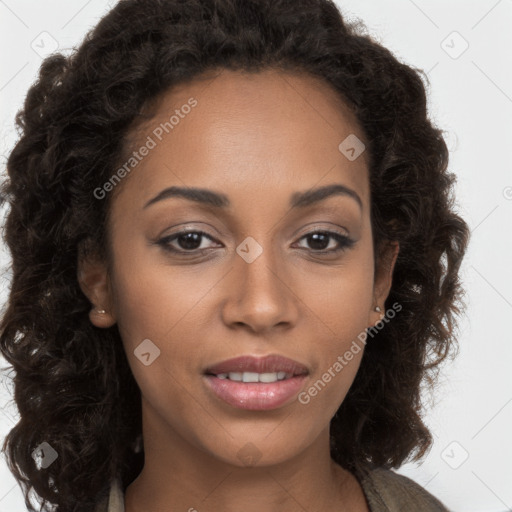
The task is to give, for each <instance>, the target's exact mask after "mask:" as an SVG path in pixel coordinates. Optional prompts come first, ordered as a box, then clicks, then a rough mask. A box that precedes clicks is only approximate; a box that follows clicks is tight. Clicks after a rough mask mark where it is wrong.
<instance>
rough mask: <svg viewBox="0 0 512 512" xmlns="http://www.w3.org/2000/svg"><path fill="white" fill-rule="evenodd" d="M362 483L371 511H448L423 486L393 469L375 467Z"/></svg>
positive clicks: (363, 477) (362, 479) (361, 479)
mask: <svg viewBox="0 0 512 512" xmlns="http://www.w3.org/2000/svg"><path fill="white" fill-rule="evenodd" d="M360 483H361V486H362V488H363V491H364V493H365V495H366V499H367V500H368V503H369V505H370V507H371V512H395V511H402V510H414V511H415V512H448V509H447V508H446V507H445V506H444V505H443V504H442V503H441V502H440V501H439V500H438V499H437V498H436V497H434V496H433V495H432V494H430V493H429V492H427V491H426V490H425V489H424V488H423V487H421V485H419V484H417V483H416V482H415V481H414V480H411V479H410V478H408V477H406V476H404V475H399V474H398V473H395V472H394V471H392V470H389V469H384V468H375V469H372V470H370V472H369V473H368V474H366V475H364V476H362V477H360Z"/></svg>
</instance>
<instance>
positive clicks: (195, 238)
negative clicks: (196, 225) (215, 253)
mask: <svg viewBox="0 0 512 512" xmlns="http://www.w3.org/2000/svg"><path fill="white" fill-rule="evenodd" d="M201 236H202V235H201V234H200V233H187V234H185V235H181V236H180V237H179V240H180V242H181V241H183V240H184V241H185V243H184V244H182V243H180V244H179V245H180V246H181V248H182V249H197V248H198V247H199V246H200V245H201ZM198 242H199V243H198Z"/></svg>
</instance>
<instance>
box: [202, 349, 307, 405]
mask: <svg viewBox="0 0 512 512" xmlns="http://www.w3.org/2000/svg"><path fill="white" fill-rule="evenodd" d="M230 372H241V373H243V372H256V373H274V372H285V373H288V374H291V376H290V377H289V378H286V379H284V380H280V381H277V382H270V383H262V382H239V381H233V380H229V379H220V378H218V377H217V376H216V375H218V374H219V373H230ZM308 374H309V371H308V369H307V367H306V366H304V365H303V364H301V363H299V362H297V361H294V360H293V359H289V358H287V357H283V356H279V355H270V356H266V357H261V358H256V357H252V356H241V357H236V358H234V359H228V360H226V361H223V362H221V363H218V364H215V365H214V366H211V367H209V368H207V369H206V371H205V375H204V378H205V381H206V384H207V387H208V389H209V390H210V391H211V392H213V394H214V395H215V396H216V397H217V398H220V399H221V400H223V401H224V402H226V403H227V404H229V405H231V406H232V407H235V408H237V409H246V410H252V411H264V410H272V409H277V408H279V407H283V406H285V405H287V404H289V403H290V402H291V401H293V400H294V399H295V397H296V396H297V393H298V392H299V391H300V389H301V388H302V387H303V385H304V381H305V380H306V378H307V376H308Z"/></svg>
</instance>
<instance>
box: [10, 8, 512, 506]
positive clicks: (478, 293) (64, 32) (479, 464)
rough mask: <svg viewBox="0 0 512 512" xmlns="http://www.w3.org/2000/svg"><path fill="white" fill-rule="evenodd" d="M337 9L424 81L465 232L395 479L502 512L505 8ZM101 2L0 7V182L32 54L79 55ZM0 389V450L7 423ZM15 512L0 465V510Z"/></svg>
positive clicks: (508, 94)
mask: <svg viewBox="0 0 512 512" xmlns="http://www.w3.org/2000/svg"><path fill="white" fill-rule="evenodd" d="M337 3H338V5H339V6H340V8H341V10H342V12H343V13H344V14H345V15H346V16H347V18H354V17H357V18H360V19H361V20H362V21H363V22H364V23H365V24H366V25H367V27H368V29H369V31H370V33H371V34H372V35H373V36H374V37H376V38H377V40H378V41H380V42H381V43H382V44H383V45H384V46H386V47H388V48H389V49H390V50H391V51H393V52H394V53H395V55H396V56H397V57H398V58H399V59H401V60H403V61H405V62H406V63H408V64H409V65H412V66H414V67H417V68H420V69H423V70H425V71H426V72H428V77H429V80H430V88H429V106H430V109H431V115H432V118H433V119H434V121H435V123H436V124H437V125H438V126H439V127H440V128H442V129H444V130H446V132H447V134H446V136H447V140H448V144H449V148H450V151H451V160H450V167H451V170H452V171H454V172H455V173H456V174H457V176H458V185H457V198H458V203H459V210H460V213H461V214H462V216H463V217H464V218H465V219H466V221H467V222H468V223H469V225H470V227H471V230H472V240H471V244H470V248H469V251H468V254H467V257H466V260H465V262H464V265H463V280H464V282H465V285H466V288H467V302H468V308H467V311H466V316H465V317H464V319H463V320H462V321H461V324H460V346H461V350H460V355H459V357H458V359H457V360H456V362H455V363H453V364H450V365H446V366H445V367H444V368H443V371H442V373H441V380H440V388H439V390H438V393H437V394H436V396H435V397H434V398H435V402H434V403H433V404H432V405H431V406H430V407H429V409H428V413H427V415H426V422H427V424H428V425H429V426H430V427H431V428H432V431H433V435H434V438H435V443H434V445H433V447H432V449H431V450H430V452H429V454H428V456H426V457H425V459H424V461H423V463H422V464H421V465H417V464H407V465H404V466H402V468H400V470H399V472H400V473H403V474H406V475H407V476H409V477H411V478H412V479H414V480H416V481H417V482H419V483H420V484H421V485H422V486H424V487H425V488H426V489H427V490H428V491H430V492H431V493H433V494H434V495H436V496H437V497H439V498H440V499H441V500H442V501H443V502H444V503H445V504H446V505H447V506H448V507H449V508H450V509H451V510H454V511H478V512H481V511H489V512H490V511H496V512H498V511H499V512H503V511H506V510H512V441H511V439H510V426H511V424H512V382H511V381H512V379H511V377H510V367H511V363H512V343H511V341H512V340H511V336H510V330H509V325H510V324H509V320H510V318H511V317H512V270H511V262H512V247H511V246H512V242H511V233H512V231H511V219H512V170H511V169H512V165H511V164H512V156H511V151H510V150H511V146H512V144H511V143H512V137H511V135H512V71H511V63H512V58H511V52H512V30H511V29H510V27H512V0H480V1H467V0H466V1H463V0H449V1H446V0H432V1H426V0H414V1H413V0H343V1H342V0H338V1H337ZM109 4H113V2H110V3H109V2H106V1H104V0H89V1H87V0H68V1H66V2H63V1H56V0H30V1H29V0H0V48H1V50H0V70H1V74H0V159H1V160H0V163H1V166H2V172H3V168H4V167H5V165H4V164H5V155H7V154H8V152H9V149H10V148H11V147H12V145H13V143H14V142H15V140H16V132H15V130H14V115H15V113H16V111H17V110H18V109H19V108H20V106H21V105H22V102H23V99H24V96H25V94H26V92H27V89H28V87H29V85H30V84H31V83H32V82H33V80H34V79H35V76H36V74H37V71H38V67H39V66H40V64H41V57H40V55H39V54H38V53H40V54H44V53H45V52H47V51H48V50H53V49H54V47H56V46H57V45H58V47H59V50H66V49H68V48H70V47H72V46H75V45H77V44H79V42H80V41H81V39H82V38H83V36H84V34H85V32H86V31H87V30H88V29H89V28H91V27H92V26H94V25H95V24H96V23H97V21H98V19H99V18H100V17H101V16H102V14H104V13H105V11H106V10H107V9H108V7H109ZM453 32H457V33H456V34H454V33H453ZM466 45H469V46H468V48H467V49H466V50H465V51H464V52H463V53H461V52H462V50H464V48H465V46H466ZM459 54H460V55H459ZM0 264H1V265H2V273H1V278H0V301H1V302H2V303H3V302H4V301H5V298H6V293H7V285H8V278H9V274H8V271H7V270H6V265H7V264H8V255H7V254H6V252H5V247H3V246H2V245H1V244H0ZM2 364H5V361H3V360H2ZM3 380H4V382H3V384H4V385H3V386H0V388H1V391H0V398H1V405H2V407H1V408H0V439H2V441H3V438H4V436H5V435H6V434H7V432H8V431H9V430H10V429H11V428H12V427H13V425H14V423H15V421H16V417H17V413H16V409H15V407H14V406H13V404H12V403H8V402H7V401H8V399H9V394H8V391H7V390H8V389H9V386H8V380H7V379H5V378H3ZM426 398H428V397H426ZM466 457H467V458H466ZM24 510H25V506H24V504H23V500H22V494H21V491H20V489H19V488H18V486H17V484H16V482H15V480H14V478H13V477H12V475H11V473H10V472H9V471H8V469H7V466H6V465H5V462H4V461H3V459H2V460H0V512H18V511H24Z"/></svg>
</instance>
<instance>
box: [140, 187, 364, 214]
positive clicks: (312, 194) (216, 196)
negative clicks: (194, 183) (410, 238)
mask: <svg viewBox="0 0 512 512" xmlns="http://www.w3.org/2000/svg"><path fill="white" fill-rule="evenodd" d="M332 196H346V197H351V198H352V199H354V200H355V201H356V202H357V204H358V205H359V207H360V208H361V209H362V208H363V202H362V200H361V198H360V197H359V195H358V194H357V192H356V191H355V190H352V189H351V188H348V187H346V186H345V185H341V184H332V185H326V186H324V187H320V188H315V189H311V190H306V191H304V192H295V193H293V194H292V196H291V198H290V208H305V207H307V206H310V205H312V204H314V203H318V202H319V201H323V200H324V199H327V198H328V197H332ZM171 197H181V198H184V199H189V200H190V201H195V202H197V203H202V204H206V205H208V206H213V207H215V208H228V207H229V206H231V202H230V200H229V198H228V196H226V195H225V194H222V193H219V192H213V191H212V190H208V189H205V188H196V187H169V188H166V189H164V190H162V191H161V192H160V193H159V194H158V195H156V196H155V197H154V198H153V199H151V200H149V201H148V202H147V203H146V204H145V205H144V208H147V207H148V206H150V205H152V204H155V203H157V202H159V201H163V200H164V199H169V198H171Z"/></svg>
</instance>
